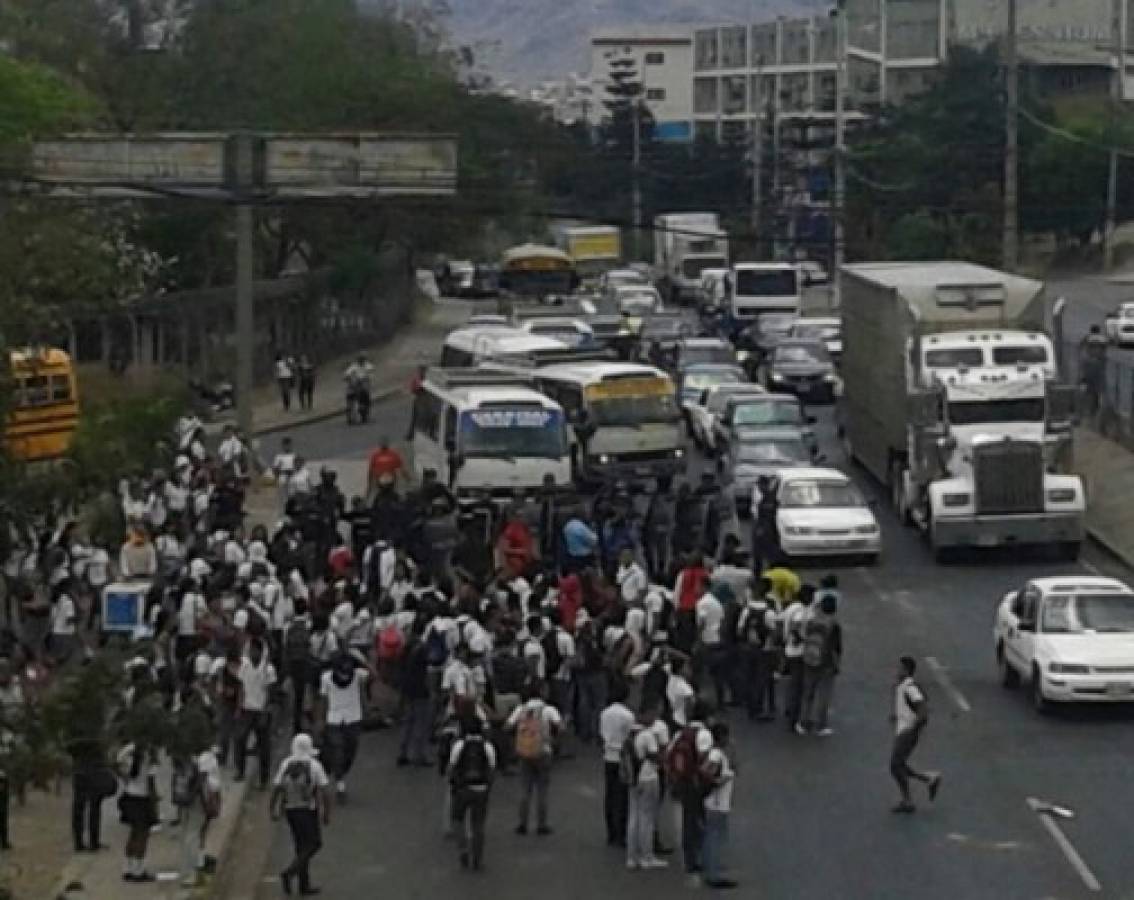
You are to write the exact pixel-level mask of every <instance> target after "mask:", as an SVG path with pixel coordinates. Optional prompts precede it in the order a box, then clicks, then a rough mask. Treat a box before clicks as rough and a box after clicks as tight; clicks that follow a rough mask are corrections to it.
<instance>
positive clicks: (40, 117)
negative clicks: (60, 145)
mask: <svg viewBox="0 0 1134 900" xmlns="http://www.w3.org/2000/svg"><path fill="white" fill-rule="evenodd" d="M95 111H96V104H95V102H94V100H93V98H92V97H90V96H89V95H88V94H86V93H85V92H83V91H81V90H79V89H77V88H75V87H74V86H73V85H71V84H69V83H67V82H66V81H65V80H64V79H63V78H62V77H61V76H60V75H59V74H57V73H56V72H54V71H52V70H51V69H48V68H46V67H44V66H41V65H37V64H34V63H29V62H24V61H21V60H17V59H13V58H12V57H10V56H6V55H3V54H0V145H3V144H9V143H13V142H23V141H26V140H28V139H29V138H30V137H32V136H42V135H47V134H53V133H55V132H59V131H63V130H66V129H68V128H77V127H79V126H82V125H85V124H87V123H89V122H90V121H91V120H92V118H93V116H94V113H95Z"/></svg>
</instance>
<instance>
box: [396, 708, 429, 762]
mask: <svg viewBox="0 0 1134 900" xmlns="http://www.w3.org/2000/svg"><path fill="white" fill-rule="evenodd" d="M432 710H433V706H432V704H431V703H430V702H429V698H428V697H410V698H407V699H406V707H405V713H406V718H405V722H404V723H403V726H402V745H401V748H400V750H399V753H398V755H399V756H400V757H401V758H403V759H412V760H413V761H414V762H425V761H426V756H427V755H428V754H427V752H426V748H427V746H428V744H429V732H430V729H431V726H432V724H433V722H432Z"/></svg>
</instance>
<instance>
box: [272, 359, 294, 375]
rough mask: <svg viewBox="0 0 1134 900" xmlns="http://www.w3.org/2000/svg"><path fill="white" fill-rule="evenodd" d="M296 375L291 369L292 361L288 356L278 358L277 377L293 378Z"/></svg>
mask: <svg viewBox="0 0 1134 900" xmlns="http://www.w3.org/2000/svg"><path fill="white" fill-rule="evenodd" d="M292 377H294V375H293V373H292V371H291V363H290V362H288V359H287V357H286V356H281V357H280V358H279V359H277V360H276V378H281V379H283V378H292Z"/></svg>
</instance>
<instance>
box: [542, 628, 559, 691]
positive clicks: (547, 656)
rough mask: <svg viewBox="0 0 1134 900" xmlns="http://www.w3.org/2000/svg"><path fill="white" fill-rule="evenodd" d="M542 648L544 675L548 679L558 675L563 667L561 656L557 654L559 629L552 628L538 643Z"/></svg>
mask: <svg viewBox="0 0 1134 900" xmlns="http://www.w3.org/2000/svg"><path fill="white" fill-rule="evenodd" d="M539 645H540V646H541V647H542V648H543V657H544V674H545V675H546V676H547V678H548V679H551V678H554V677H555V676H556V675H558V674H559V670H560V668H561V667H562V666H563V654H562V653H560V652H559V629H558V628H553V629H551V631H549V632H548V633H547V634H545V635H544V636H543V637H542V638H541V639H540V642H539Z"/></svg>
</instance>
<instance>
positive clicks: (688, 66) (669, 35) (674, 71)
mask: <svg viewBox="0 0 1134 900" xmlns="http://www.w3.org/2000/svg"><path fill="white" fill-rule="evenodd" d="M623 60H628V61H630V62H631V63H632V71H634V72H636V74H637V78H638V80H640V81H641V83H642V87H643V94H642V98H643V100H644V102H645V104H646V106H647V107H648V108H649V110H650V114H651V115H652V116H653V118H654V123H655V124H654V133H655V135H656V137H657V138H658V139H659V140H665V141H687V140H689V139H690V137H691V135H692V120H693V82H692V78H691V76H692V72H693V34H692V32H691V31H690V29H689V28H687V27H665V26H650V27H644V28H617V29H606V30H602V31H597V32H595V33H594V34H593V35H592V36H591V71H590V82H591V85H592V88H593V92H594V100H595V107H594V119H593V121H596V122H597V121H599V120H601V119H602V117H603V115H604V114H605V112H606V110H605V108H604V107H603V105H602V101H603V100H604V99H606V98H607V96H608V95H607V92H606V86H607V85H608V84H610V81H611V78H610V72H611V63H612V62H616V61H623Z"/></svg>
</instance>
